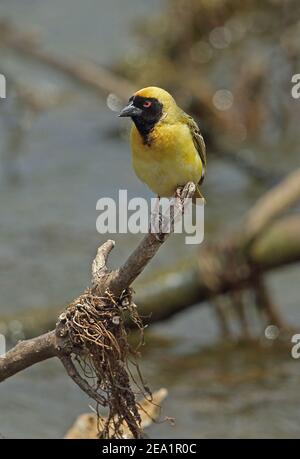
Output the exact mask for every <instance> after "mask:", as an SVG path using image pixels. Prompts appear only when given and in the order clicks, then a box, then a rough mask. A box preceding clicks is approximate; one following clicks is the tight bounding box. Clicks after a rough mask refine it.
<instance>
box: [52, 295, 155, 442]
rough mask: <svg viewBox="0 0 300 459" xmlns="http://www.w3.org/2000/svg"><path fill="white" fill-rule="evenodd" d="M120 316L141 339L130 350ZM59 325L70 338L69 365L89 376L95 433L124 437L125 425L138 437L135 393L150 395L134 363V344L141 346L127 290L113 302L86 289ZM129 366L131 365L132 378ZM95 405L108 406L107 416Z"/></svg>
mask: <svg viewBox="0 0 300 459" xmlns="http://www.w3.org/2000/svg"><path fill="white" fill-rule="evenodd" d="M125 320H126V322H127V323H128V321H131V322H133V323H134V324H135V325H136V326H137V328H138V329H139V332H140V342H139V344H138V346H137V347H136V348H135V349H132V348H131V346H130V345H129V342H128V335H127V331H126V328H125ZM59 326H60V327H61V328H63V332H61V333H60V335H61V336H63V335H65V336H67V337H68V340H69V341H70V344H71V349H72V355H73V361H74V362H76V363H77V365H76V367H75V366H74V368H76V371H78V373H80V374H82V375H83V376H82V377H83V378H84V380H85V381H87V380H88V382H89V387H90V388H91V391H92V392H93V393H94V395H95V396H94V398H95V400H96V401H97V413H98V430H99V436H100V437H101V438H124V435H125V434H124V431H125V430H128V429H129V431H130V432H131V434H132V436H133V437H134V438H141V437H143V432H142V430H141V427H140V425H141V418H140V414H139V412H138V406H139V405H138V403H137V401H136V395H141V396H143V397H148V399H149V398H150V400H151V397H152V395H151V392H150V390H149V388H148V387H146V386H145V384H144V382H143V379H142V376H141V373H140V371H139V368H138V364H137V362H136V357H137V355H138V352H137V351H138V347H139V346H140V345H142V344H143V325H142V322H141V319H140V317H139V315H138V312H137V308H136V305H135V304H134V303H133V302H132V297H131V291H130V290H126V291H124V292H123V294H122V295H121V297H120V298H119V299H118V300H117V301H116V300H115V299H114V298H113V297H112V295H110V294H109V292H106V296H105V297H99V296H95V295H94V294H93V293H92V291H91V290H87V291H86V292H85V293H84V294H83V295H81V296H80V297H79V298H77V299H76V300H75V301H74V302H73V303H72V304H71V305H69V307H68V309H67V310H66V312H65V313H63V314H61V316H60V318H59ZM130 364H131V365H132V364H133V365H134V366H135V368H136V370H137V374H138V377H137V378H134V376H133V374H132V373H131V370H130V366H129V365H130ZM78 367H79V368H78ZM77 368H78V370H77ZM80 377H81V375H80ZM131 382H133V383H134V386H135V388H136V391H135V392H134V391H133V389H132V387H131ZM100 406H102V407H106V408H107V409H108V416H107V418H106V419H104V418H102V417H101V416H100V414H99V410H98V409H99V407H100ZM126 427H127V429H126Z"/></svg>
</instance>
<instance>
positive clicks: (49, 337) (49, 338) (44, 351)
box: [0, 331, 57, 382]
mask: <svg viewBox="0 0 300 459" xmlns="http://www.w3.org/2000/svg"><path fill="white" fill-rule="evenodd" d="M56 355H57V349H56V345H55V332H54V331H51V332H49V333H46V334H45V335H41V336H38V337H37V338H33V339H29V340H26V341H20V342H19V343H18V344H17V345H16V346H15V347H14V348H13V349H11V350H10V351H8V352H7V353H6V354H4V356H1V357H0V382H2V381H4V380H5V379H7V378H9V377H10V376H13V375H15V374H16V373H19V371H22V370H25V368H28V367H31V366H32V365H34V364H35V363H38V362H42V361H43V360H47V359H50V358H51V357H55V356H56Z"/></svg>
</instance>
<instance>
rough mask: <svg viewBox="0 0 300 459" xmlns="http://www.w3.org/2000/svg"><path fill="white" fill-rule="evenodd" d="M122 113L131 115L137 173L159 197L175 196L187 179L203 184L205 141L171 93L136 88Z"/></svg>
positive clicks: (134, 166) (153, 88)
mask: <svg viewBox="0 0 300 459" xmlns="http://www.w3.org/2000/svg"><path fill="white" fill-rule="evenodd" d="M119 116H129V117H131V119H132V121H133V125H132V129H131V149H132V164H133V168H134V171H135V173H136V175H137V176H138V177H139V179H140V180H142V181H143V182H144V183H146V184H147V185H148V187H149V188H150V189H151V190H152V191H153V192H154V193H156V194H157V195H158V196H159V197H169V196H173V195H174V193H175V191H176V189H177V188H178V187H179V186H184V185H185V184H186V183H187V182H194V183H195V185H197V188H196V193H195V197H201V198H202V197H203V196H202V194H201V192H200V185H201V183H202V181H203V179H204V174H205V168H206V153H205V143H204V140H203V137H202V135H201V134H200V131H199V128H198V126H197V124H196V123H195V121H194V120H193V118H192V117H191V116H189V115H187V114H186V113H185V112H184V111H183V110H181V109H180V108H179V107H178V106H177V104H176V102H175V100H174V99H173V97H172V96H171V94H169V93H168V92H167V91H165V90H164V89H161V88H157V87H154V86H151V87H148V88H143V89H141V90H139V91H137V92H136V93H135V94H134V95H133V96H132V97H131V98H130V99H129V103H128V105H127V106H126V107H125V108H124V109H123V110H122V111H121V113H120V114H119Z"/></svg>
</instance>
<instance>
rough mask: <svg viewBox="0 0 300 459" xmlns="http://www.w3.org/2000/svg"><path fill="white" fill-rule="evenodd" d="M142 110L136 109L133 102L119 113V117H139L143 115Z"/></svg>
mask: <svg viewBox="0 0 300 459" xmlns="http://www.w3.org/2000/svg"><path fill="white" fill-rule="evenodd" d="M142 112H143V111H142V110H141V109H140V108H138V107H135V106H134V105H133V102H130V104H128V105H126V107H124V108H123V110H121V112H120V113H119V116H121V117H123V116H131V117H133V116H139V115H141V114H142Z"/></svg>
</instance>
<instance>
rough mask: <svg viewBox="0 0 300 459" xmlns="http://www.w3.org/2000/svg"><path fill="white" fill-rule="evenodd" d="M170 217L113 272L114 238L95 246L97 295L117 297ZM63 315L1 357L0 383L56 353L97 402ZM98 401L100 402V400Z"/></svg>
mask: <svg viewBox="0 0 300 459" xmlns="http://www.w3.org/2000/svg"><path fill="white" fill-rule="evenodd" d="M194 191H195V185H194V184H193V183H188V184H187V185H186V186H185V187H184V189H183V190H177V194H178V196H179V197H180V199H185V198H187V197H191V196H192V195H193V193H194ZM183 210H184V208H183V207H180V206H179V208H178V209H177V212H181V213H183ZM174 214H175V211H174ZM172 218H174V216H173V217H171V231H170V232H169V233H161V234H158V235H157V234H153V233H150V232H149V234H147V235H146V236H145V237H144V239H143V240H142V242H141V243H140V244H139V246H138V247H137V248H136V250H135V251H134V252H133V253H132V255H130V257H129V258H128V260H127V261H126V262H125V264H124V265H123V266H122V267H121V268H120V269H117V270H116V271H112V272H109V271H108V269H107V266H106V263H107V259H108V256H109V253H110V252H111V250H112V249H113V247H114V241H112V240H108V241H107V242H105V243H104V244H103V245H102V246H101V247H100V248H99V249H98V252H97V255H96V258H95V260H94V261H93V265H92V288H93V289H94V290H95V292H96V293H97V294H98V295H99V296H102V295H105V294H106V292H108V291H109V294H110V295H113V296H114V297H116V298H118V297H119V296H120V295H121V293H122V292H123V290H124V289H126V288H127V287H129V286H130V285H131V283H132V282H133V281H134V280H135V279H136V277H137V276H138V275H139V274H140V273H141V272H142V271H143V269H144V268H145V266H146V265H147V264H148V263H149V261H150V260H151V259H152V258H153V257H154V255H155V254H156V252H157V251H158V249H159V247H160V246H161V245H162V244H163V242H164V241H165V240H166V239H167V237H168V236H169V235H170V234H171V233H172V230H173V229H174V228H173V227H174V225H172ZM173 223H174V222H173ZM76 301H77V300H75V303H76ZM65 316H66V314H62V315H61V316H60V321H59V322H58V324H57V327H56V330H53V331H51V332H49V333H46V334H45V335H41V336H39V337H37V338H34V339H31V340H28V341H21V342H20V343H18V344H17V345H16V346H15V347H14V348H13V349H11V350H10V351H8V352H7V353H6V354H5V355H4V356H3V357H2V358H0V382H1V381H4V380H5V379H6V378H8V377H9V376H12V375H14V374H16V373H18V372H19V371H21V370H24V369H25V368H27V367H30V366H31V365H33V364H35V363H38V362H41V361H42V360H46V359H48V358H50V357H54V356H57V357H59V358H60V360H61V361H62V363H63V365H64V367H65V369H66V371H67V373H68V374H69V376H70V377H71V378H72V379H73V380H74V382H75V383H76V384H77V385H78V386H79V387H80V388H81V389H82V390H83V391H84V392H86V393H87V394H88V395H89V396H90V397H92V398H93V399H94V400H96V401H98V402H100V399H101V398H99V397H100V396H99V394H97V393H96V392H95V391H94V390H93V389H92V388H91V387H90V386H89V384H88V383H87V382H86V381H85V380H84V379H82V378H81V377H80V375H79V374H78V372H77V370H76V368H75V366H74V364H73V362H72V360H71V353H72V352H75V353H76V349H75V348H74V346H73V344H72V343H71V341H70V340H68V336H67V332H66V330H64V326H63V322H64V320H65ZM72 346H73V347H72ZM101 402H102V403H103V400H102V399H101Z"/></svg>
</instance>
